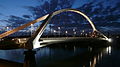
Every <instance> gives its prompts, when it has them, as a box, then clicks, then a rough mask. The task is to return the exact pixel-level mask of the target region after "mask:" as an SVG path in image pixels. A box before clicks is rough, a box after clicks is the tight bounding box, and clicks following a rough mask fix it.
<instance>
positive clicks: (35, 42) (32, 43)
mask: <svg viewBox="0 0 120 67" xmlns="http://www.w3.org/2000/svg"><path fill="white" fill-rule="evenodd" d="M67 11H70V12H75V13H78V14H80V15H82V16H83V17H84V18H85V19H87V20H88V22H89V23H90V25H91V27H92V29H93V37H101V38H103V39H104V40H109V39H108V38H107V37H106V36H105V35H103V34H102V33H100V32H99V31H98V30H97V29H96V28H95V26H94V24H93V22H92V21H91V20H90V19H89V17H87V16H86V15H85V14H84V13H82V12H80V11H79V10H76V9H62V10H58V11H55V12H53V13H51V14H47V15H45V16H43V17H40V18H38V19H36V20H34V21H31V22H29V23H27V24H24V25H22V26H20V27H17V28H15V29H13V30H10V31H7V32H5V33H2V34H0V39H2V38H4V37H6V36H8V35H10V34H13V33H15V32H17V31H19V30H21V29H23V28H25V27H28V26H30V25H31V24H34V23H36V22H39V21H42V20H44V22H43V23H42V24H41V25H40V27H39V28H38V29H37V31H36V32H35V33H34V34H33V35H32V37H31V38H29V39H28V41H27V43H26V47H27V49H33V48H38V47H41V46H40V42H39V39H40V37H41V35H42V33H43V32H44V30H45V28H46V26H47V24H48V23H49V22H50V20H51V19H52V17H53V16H55V15H57V14H60V13H62V12H67ZM98 34H100V36H98Z"/></svg>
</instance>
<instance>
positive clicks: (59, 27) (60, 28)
mask: <svg viewBox="0 0 120 67" xmlns="http://www.w3.org/2000/svg"><path fill="white" fill-rule="evenodd" d="M60 29H61V28H60V27H58V30H59V32H58V33H59V37H60V33H61V32H60Z"/></svg>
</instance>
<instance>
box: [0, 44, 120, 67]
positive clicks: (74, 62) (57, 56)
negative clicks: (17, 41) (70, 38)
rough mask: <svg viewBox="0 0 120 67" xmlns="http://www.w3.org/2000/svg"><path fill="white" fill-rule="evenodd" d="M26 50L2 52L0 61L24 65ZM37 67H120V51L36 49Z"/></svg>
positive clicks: (63, 47) (100, 49)
mask: <svg viewBox="0 0 120 67" xmlns="http://www.w3.org/2000/svg"><path fill="white" fill-rule="evenodd" d="M24 51H25V50H24V49H14V50H0V59H6V60H10V61H15V62H20V63H24V54H23V53H24ZM35 51H36V55H35V58H36V63H37V67H119V66H120V63H119V62H120V49H119V48H116V47H113V46H108V47H104V48H91V47H78V46H74V45H72V46H70V45H63V44H61V45H56V46H52V45H51V46H47V47H43V48H38V49H35Z"/></svg>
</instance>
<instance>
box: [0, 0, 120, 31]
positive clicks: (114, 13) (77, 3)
mask: <svg viewBox="0 0 120 67" xmlns="http://www.w3.org/2000/svg"><path fill="white" fill-rule="evenodd" d="M60 1H61V2H60ZM62 1H65V2H63V3H62ZM68 2H69V3H68ZM59 4H62V5H61V6H59ZM119 4H120V1H119V0H0V26H7V25H15V24H17V22H19V24H25V23H26V22H28V21H31V20H33V19H35V18H38V17H40V16H44V15H45V14H47V13H51V12H53V11H55V10H59V9H63V8H75V9H78V10H81V11H82V12H84V13H86V14H87V15H88V16H89V17H91V19H92V21H93V22H95V24H96V25H97V26H98V28H99V29H100V30H104V31H108V32H114V33H117V32H118V33H119V32H120V26H119V25H120V7H119V6H120V5H119ZM54 7H55V8H54ZM60 7H61V8H60ZM48 8H49V9H50V10H51V11H48ZM53 8H54V9H53ZM99 10H100V12H101V13H100V12H99ZM91 14H92V15H91ZM93 14H94V15H93ZM100 19H101V20H102V21H101V20H100ZM13 20H14V21H13ZM105 22H106V23H105ZM104 23H105V24H104ZM71 24H72V23H71ZM59 25H60V24H59ZM59 25H56V26H59ZM100 25H103V26H101V27H100ZM111 25H113V26H111Z"/></svg>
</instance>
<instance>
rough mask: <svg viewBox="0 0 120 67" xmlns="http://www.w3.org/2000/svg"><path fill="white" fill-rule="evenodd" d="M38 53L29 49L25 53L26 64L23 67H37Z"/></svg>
mask: <svg viewBox="0 0 120 67" xmlns="http://www.w3.org/2000/svg"><path fill="white" fill-rule="evenodd" d="M35 54H36V51H33V50H32V49H29V50H27V51H24V55H25V58H24V64H23V67H36V60H35Z"/></svg>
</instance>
